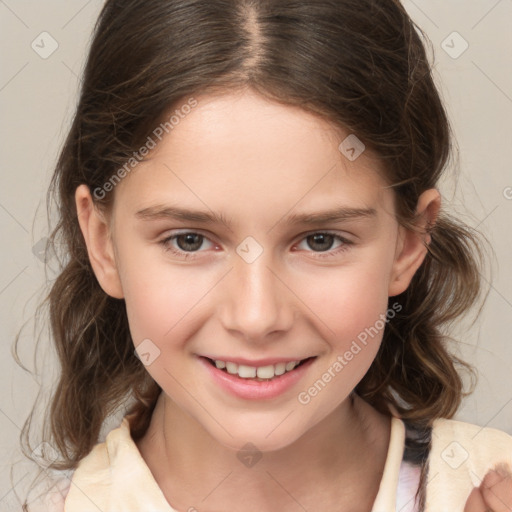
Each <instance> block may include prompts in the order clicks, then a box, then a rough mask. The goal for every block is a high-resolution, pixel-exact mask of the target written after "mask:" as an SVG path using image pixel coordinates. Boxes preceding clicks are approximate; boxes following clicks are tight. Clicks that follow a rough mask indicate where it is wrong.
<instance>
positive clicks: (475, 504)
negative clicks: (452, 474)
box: [464, 464, 512, 512]
mask: <svg viewBox="0 0 512 512" xmlns="http://www.w3.org/2000/svg"><path fill="white" fill-rule="evenodd" d="M487 511H491V512H511V511H512V468H511V467H510V466H509V465H504V464H502V465H498V466H497V467H496V468H495V469H493V470H491V471H489V472H488V473H487V475H485V477H484V479H483V480H482V483H481V484H480V486H479V487H475V488H474V489H473V491H472V492H471V494H470V495H469V497H468V501H467V503H466V506H465V507H464V512H487Z"/></svg>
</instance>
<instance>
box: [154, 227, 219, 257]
mask: <svg viewBox="0 0 512 512" xmlns="http://www.w3.org/2000/svg"><path fill="white" fill-rule="evenodd" d="M160 243H161V244H162V245H163V246H164V247H165V248H166V250H169V251H171V252H173V253H176V254H181V253H191V252H199V250H200V249H201V248H202V249H205V247H204V245H207V247H206V249H208V248H211V247H213V246H214V244H213V242H211V241H210V240H208V238H206V237H205V236H204V235H202V234H201V233H196V232H193V231H187V232H184V233H183V232H182V233H177V234H174V235H171V236H169V237H167V238H165V239H164V240H162V241H161V242H160ZM208 244H209V245H208Z"/></svg>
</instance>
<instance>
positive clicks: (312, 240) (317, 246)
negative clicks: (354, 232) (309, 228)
mask: <svg viewBox="0 0 512 512" xmlns="http://www.w3.org/2000/svg"><path fill="white" fill-rule="evenodd" d="M307 240H308V245H309V247H310V248H311V249H314V250H316V251H327V250H329V249H330V248H331V247H332V244H333V242H334V236H333V235H329V234H328V233H318V234H315V235H311V236H308V238H307Z"/></svg>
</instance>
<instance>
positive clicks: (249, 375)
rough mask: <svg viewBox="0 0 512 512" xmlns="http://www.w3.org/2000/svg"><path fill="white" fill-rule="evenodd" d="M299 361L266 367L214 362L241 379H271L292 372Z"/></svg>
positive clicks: (218, 366)
mask: <svg viewBox="0 0 512 512" xmlns="http://www.w3.org/2000/svg"><path fill="white" fill-rule="evenodd" d="M299 363H300V361H290V362H288V363H277V364H269V365H267V366H260V367H259V368H256V367H255V366H247V365H244V364H240V365H238V364H236V363H232V362H230V361H219V360H215V366H216V367H217V368H219V369H221V370H222V369H226V371H227V372H228V373H230V374H231V375H238V376H239V377H241V378H242V379H254V378H256V377H257V378H258V379H273V378H274V377H275V376H279V375H283V374H284V373H286V372H290V371H292V370H293V369H294V368H295V367H296V366H297V365H298V364H299Z"/></svg>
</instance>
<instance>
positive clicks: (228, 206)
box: [115, 91, 391, 216]
mask: <svg viewBox="0 0 512 512" xmlns="http://www.w3.org/2000/svg"><path fill="white" fill-rule="evenodd" d="M195 99H196V101H197V105H196V106H195V107H194V108H192V109H190V111H189V112H188V113H187V114H186V115H182V116H180V118H179V121H178V122H177V123H175V124H174V125H173V128H172V130H171V131H169V133H168V134H166V135H165V136H164V137H163V139H162V141H161V142H159V143H158V145H157V147H156V149H154V150H153V151H152V153H151V154H150V155H149V158H147V159H146V161H144V162H142V163H140V164H139V165H138V166H137V167H136V168H135V170H134V171H133V172H132V173H130V175H129V176H127V178H125V179H124V180H122V182H121V183H120V185H119V186H118V187H117V190H116V201H115V202H117V199H118V198H119V199H120V200H121V201H123V202H124V203H125V205H128V204H129V205H131V210H132V211H135V210H138V209H140V208H143V207H144V206H147V203H148V201H154V202H158V203H160V204H164V203H165V202H166V201H169V200H176V199H179V200H180V201H182V202H185V203H187V204H186V206H189V207H198V206H202V207H203V208H204V207H205V206H206V207H208V208H209V209H212V210H222V211H225V210H231V211H229V212H227V213H229V214H233V213H234V214H235V215H236V214H238V215H241V214H242V211H244V210H247V211H248V212H250V211H252V212H253V215H263V216H265V215H270V214H272V215H274V216H275V214H278V213H279V212H282V213H284V212H285V211H288V210H290V209H292V208H294V207H295V206H301V207H304V208H306V207H310V208H320V207H322V206H323V205H324V204H325V203H326V202H330V204H331V205H332V204H333V203H335V202H336V203H340V204H341V205H344V204H346V203H349V204H348V205H349V206H354V207H361V208H363V207H372V208H375V207H377V208H378V207H379V204H380V205H381V206H383V207H385V205H386V204H387V206H388V207H389V206H390V202H389V200H390V197H391V191H390V190H388V189H387V188H386V182H385V181H384V179H383V178H382V177H381V176H382V168H381V167H382V166H381V163H380V161H379V159H378V158H377V157H376V156H375V155H373V154H372V153H371V152H370V151H368V150H366V151H364V152H363V153H362V154H361V155H360V156H359V157H358V158H357V159H355V160H354V161H351V160H350V159H349V158H347V155H346V153H344V152H343V151H340V144H341V143H342V142H343V141H344V140H345V139H346V138H347V137H348V136H349V135H351V134H350V133H349V132H348V131H346V130H343V129H341V128H339V127H337V126H334V125H333V124H332V123H329V122H328V121H326V120H324V119H322V118H320V117H319V116H316V115H314V114H311V113H309V112H307V111H305V110H303V109H300V108H298V107H293V106H288V105H282V104H279V103H276V102H272V101H269V100H267V99H264V98H262V97H261V96H259V95H257V94H255V93H252V92H250V91H245V92H237V93H229V94H223V95H216V96H198V97H196V98H195ZM178 108H179V107H178ZM352 137H353V136H352ZM350 140H351V139H349V141H350ZM345 146H346V145H345ZM345 146H343V147H342V148H345ZM356 149H359V148H356ZM201 203H202V204H201ZM235 210H238V211H235Z"/></svg>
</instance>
